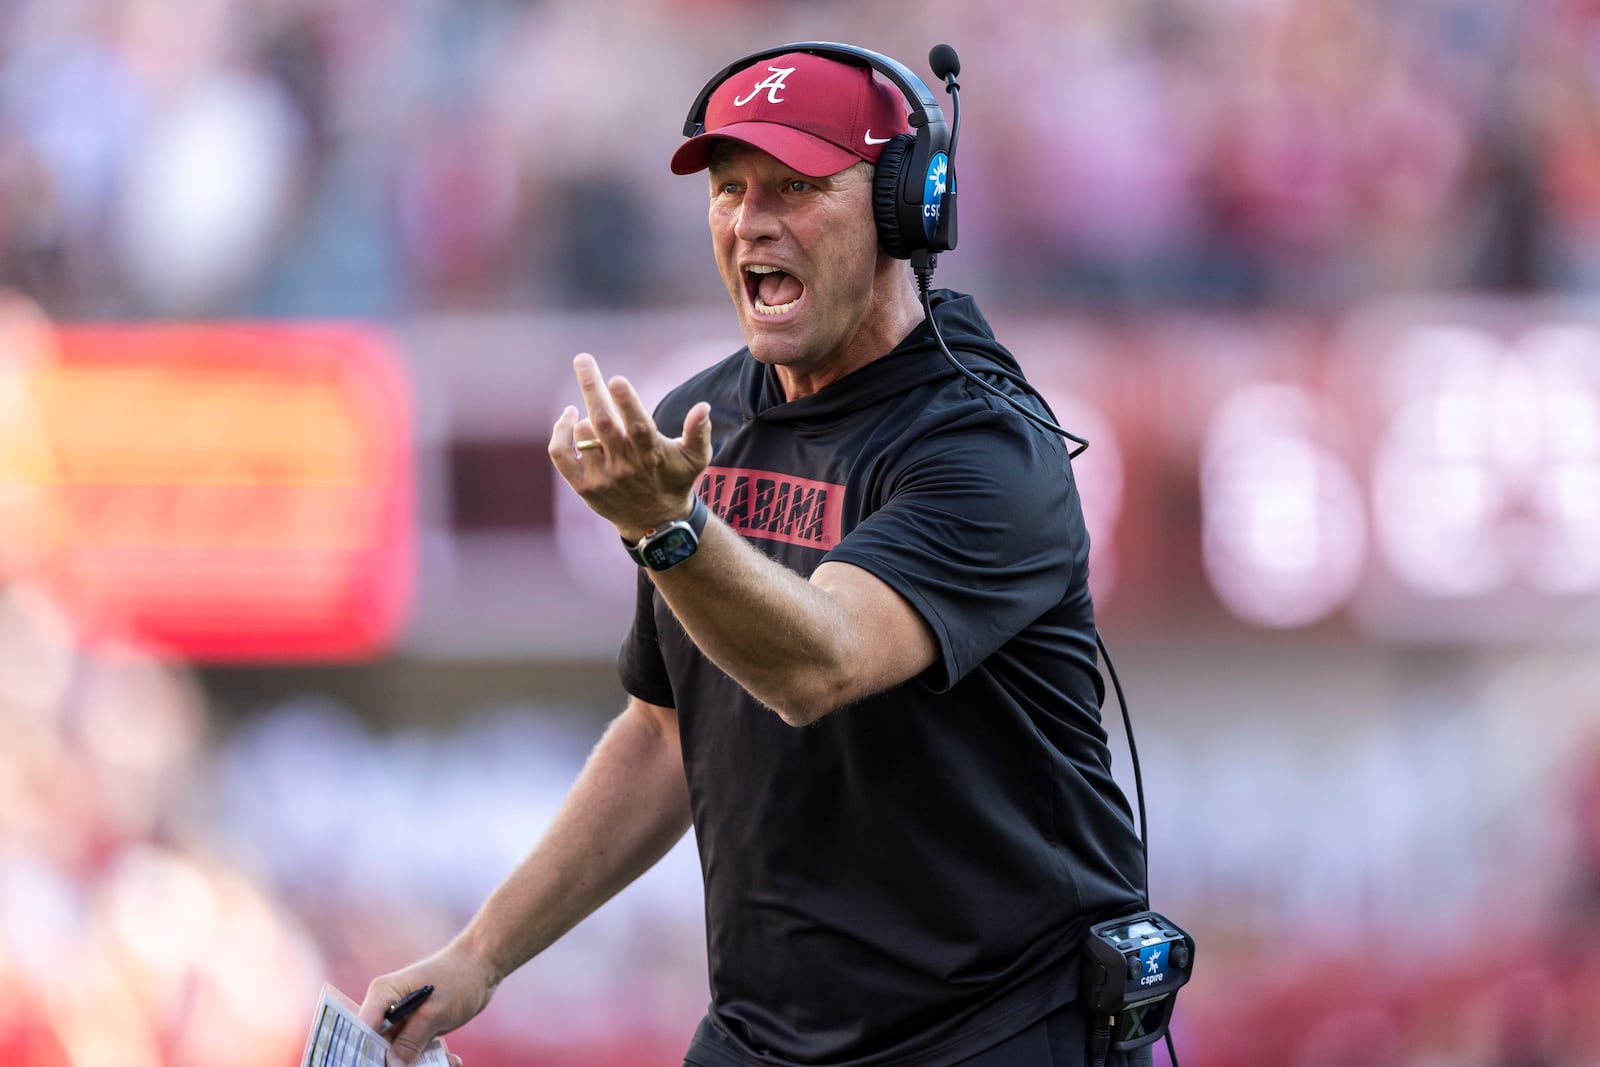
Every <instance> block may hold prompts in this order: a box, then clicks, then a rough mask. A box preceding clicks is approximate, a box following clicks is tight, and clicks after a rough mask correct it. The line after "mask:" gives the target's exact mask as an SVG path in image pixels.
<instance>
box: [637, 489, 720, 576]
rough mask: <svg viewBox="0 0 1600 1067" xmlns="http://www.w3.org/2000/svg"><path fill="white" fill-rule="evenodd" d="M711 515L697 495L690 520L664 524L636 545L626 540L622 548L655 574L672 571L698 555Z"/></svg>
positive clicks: (640, 539)
mask: <svg viewBox="0 0 1600 1067" xmlns="http://www.w3.org/2000/svg"><path fill="white" fill-rule="evenodd" d="M709 515H710V512H709V511H708V510H707V509H706V502H705V500H704V499H703V498H702V497H701V496H700V494H699V493H696V494H695V495H694V510H692V511H690V512H689V517H688V518H686V519H677V520H675V521H673V522H666V523H662V524H661V525H660V526H657V527H656V528H655V529H654V530H651V531H650V532H649V533H647V534H645V535H644V536H643V537H641V538H639V543H638V544H636V545H630V544H628V541H627V539H626V538H624V539H623V541H622V547H623V548H626V549H627V550H628V555H630V556H632V557H633V561H634V562H635V563H637V564H638V565H639V566H641V567H647V568H649V569H650V570H653V571H664V570H669V569H671V568H673V567H676V566H677V565H678V564H680V563H682V562H683V561H684V560H686V559H688V558H689V557H690V556H692V555H694V554H695V550H696V549H698V548H699V547H700V534H701V533H702V532H703V531H704V530H705V528H706V519H707V518H708V517H709Z"/></svg>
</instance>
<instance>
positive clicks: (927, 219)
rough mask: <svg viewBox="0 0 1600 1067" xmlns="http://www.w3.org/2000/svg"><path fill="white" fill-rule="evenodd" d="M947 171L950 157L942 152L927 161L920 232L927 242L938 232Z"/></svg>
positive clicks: (930, 241)
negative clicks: (924, 235) (925, 236)
mask: <svg viewBox="0 0 1600 1067" xmlns="http://www.w3.org/2000/svg"><path fill="white" fill-rule="evenodd" d="M949 173H950V157H949V156H947V155H946V154H945V153H943V152H938V153H935V154H934V157H933V158H932V159H931V160H929V161H928V176H927V178H926V180H925V181H924V182H923V184H922V232H923V233H924V234H926V235H927V238H928V243H929V244H932V243H933V239H934V235H935V234H937V233H938V232H939V208H940V207H941V205H942V204H943V202H944V194H945V191H946V189H947V188H948V183H947V180H946V179H947V178H948V175H949Z"/></svg>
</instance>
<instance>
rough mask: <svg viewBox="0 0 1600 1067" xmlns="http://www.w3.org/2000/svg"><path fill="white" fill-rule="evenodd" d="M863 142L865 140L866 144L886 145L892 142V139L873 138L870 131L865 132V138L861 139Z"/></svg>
mask: <svg viewBox="0 0 1600 1067" xmlns="http://www.w3.org/2000/svg"><path fill="white" fill-rule="evenodd" d="M863 140H865V141H866V142H867V143H868V144H888V143H889V142H890V141H892V140H894V138H893V137H874V136H872V131H871V130H868V131H867V132H866V136H865V137H864V138H863Z"/></svg>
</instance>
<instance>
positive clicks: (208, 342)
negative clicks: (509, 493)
mask: <svg viewBox="0 0 1600 1067" xmlns="http://www.w3.org/2000/svg"><path fill="white" fill-rule="evenodd" d="M58 341H59V355H58V357H57V358H56V359H54V360H50V361H48V362H46V363H45V364H43V365H40V366H36V367H35V368H34V369H33V371H32V373H31V378H32V380H33V386H34V387H33V389H32V395H33V397H34V404H35V406H36V407H37V409H38V412H39V416H40V418H39V423H40V427H41V436H42V437H43V438H44V441H45V444H46V450H47V457H48V463H49V473H48V475H47V476H46V477H45V478H43V479H41V481H42V482H43V483H45V484H43V485H41V487H40V488H41V492H40V494H39V500H40V504H39V505H37V506H38V507H40V508H42V510H43V511H44V513H45V521H44V522H43V524H42V525H43V530H44V534H43V538H44V540H45V545H44V546H43V547H44V551H43V552H41V553H40V554H39V555H40V567H41V569H42V570H43V572H44V581H45V582H46V583H47V584H48V585H49V586H51V587H52V588H53V589H54V590H55V591H56V592H57V594H58V595H59V596H60V598H61V600H62V602H63V604H64V605H65V606H66V607H67V608H68V610H69V611H70V612H71V613H72V614H73V615H74V616H75V617H76V618H77V619H78V620H79V621H80V623H81V624H82V625H83V626H84V628H85V630H86V632H87V633H88V634H90V635H91V636H101V637H112V638H117V639H126V640H132V641H136V642H138V643H140V644H143V645H146V646H149V647H154V648H158V649H162V650H165V651H167V652H170V653H172V654H175V655H180V656H184V657H187V658H190V659H200V660H264V659H302V660H303V659H349V658H359V657H364V656H368V655H371V654H373V653H375V652H378V651H380V650H382V649H383V648H384V647H386V646H387V645H388V644H389V643H390V642H391V641H392V639H393V637H394V636H395V634H396V631H397V630H398V628H399V627H400V625H401V623H402V622H403V620H404V616H405V614H406V611H407V608H408V606H409V601H410V596H411V584H412V570H413V565H412V552H411V548H412V546H411V540H412V535H411V530H412V521H411V501H412V471H411V463H410V452H409V441H410V411H409V400H408V395H407V391H406V389H405V385H404V382H403V379H402V378H401V375H400V373H399V371H398V365H397V361H396V359H395V356H394V353H393V351H392V349H391V348H390V346H389V343H388V342H387V341H386V339H385V338H384V337H383V336H382V335H381V334H379V333H378V332H376V331H373V330H368V329H362V328H357V327H345V326H307V325H304V324H295V325H281V326H277V325H274V326H265V325H263V326H240V325H227V326H224V325H214V326H213V325H181V326H180V325H151V326H76V327H66V328H62V329H61V330H60V331H59V337H58Z"/></svg>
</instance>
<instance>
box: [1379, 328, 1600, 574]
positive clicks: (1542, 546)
mask: <svg viewBox="0 0 1600 1067" xmlns="http://www.w3.org/2000/svg"><path fill="white" fill-rule="evenodd" d="M1597 355H1600V333H1597V332H1596V331H1595V330H1594V329H1592V328H1588V327H1564V326H1552V327H1545V328H1541V329H1539V330H1536V331H1534V332H1532V333H1530V334H1528V335H1527V336H1526V337H1524V338H1522V339H1520V340H1517V341H1510V342H1503V341H1501V340H1500V339H1498V338H1497V337H1495V336H1493V335H1491V334H1490V333H1488V332H1487V331H1484V330H1478V329H1473V328H1468V327H1442V326H1427V327H1421V328H1418V329H1415V330H1412V331H1409V332H1408V333H1406V334H1405V335H1403V336H1402V337H1400V338H1399V339H1398V340H1397V342H1396V343H1395V345H1394V347H1393V348H1392V349H1391V351H1390V352H1389V353H1388V354H1387V357H1386V360H1387V367H1388V373H1387V375H1386V383H1385V384H1386V386H1387V389H1386V400H1387V402H1388V405H1389V407H1390V410H1391V411H1392V412H1393V414H1392V415H1391V417H1390V419H1389V422H1388V425H1387V427H1386V429H1385V431H1384V432H1383V434H1382V435H1381V437H1380V439H1379V441H1378V444H1377V447H1376V450H1375V452H1374V458H1373V476H1372V482H1373V487H1372V492H1373V500H1374V512H1373V513H1374V525H1375V531H1376V537H1377V542H1378V544H1379V546H1380V549H1381V551H1382V553H1383V556H1384V559H1385V561H1386V562H1387V563H1388V565H1389V567H1390V568H1391V569H1392V570H1393V571H1394V573H1395V575H1396V576H1397V577H1398V578H1399V579H1400V580H1401V581H1402V582H1404V583H1406V584H1407V585H1409V586H1411V587H1412V588H1413V589H1415V590H1417V591H1418V592H1421V593H1424V594H1427V595H1430V596H1437V597H1473V596H1484V595H1488V594H1491V593H1494V592H1498V591H1501V590H1504V589H1508V588H1511V587H1514V586H1516V585H1518V584H1521V583H1526V584H1528V585H1531V586H1533V587H1534V588H1536V589H1538V590H1540V591H1542V592H1546V593H1553V594H1557V595H1573V594H1583V593H1590V592H1593V591H1595V590H1596V589H1600V390H1597V388H1596V384H1597V372H1596V370H1595V369H1594V367H1595V364H1596V356H1597Z"/></svg>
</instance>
